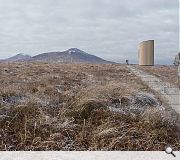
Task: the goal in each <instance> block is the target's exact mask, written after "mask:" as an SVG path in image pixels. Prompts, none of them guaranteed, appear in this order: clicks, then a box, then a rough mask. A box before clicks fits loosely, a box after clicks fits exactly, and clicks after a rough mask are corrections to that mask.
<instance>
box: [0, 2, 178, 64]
mask: <svg viewBox="0 0 180 160" xmlns="http://www.w3.org/2000/svg"><path fill="white" fill-rule="evenodd" d="M178 12H179V7H178V1H176V0H175V1H170V0H138V1H137V0H128V1H124V0H66V1H64V0H38V1H37V0H30V1H27V0H6V1H3V0H0V24H2V25H0V44H1V47H0V58H5V57H9V56H11V55H13V54H16V53H19V52H24V53H27V54H31V55H35V54H38V53H42V52H47V51H58V50H60V51H61V50H66V49H68V48H71V47H77V48H80V49H82V50H85V51H87V52H89V53H92V54H96V55H97V56H101V57H102V58H105V59H109V60H117V61H119V62H122V61H124V60H125V59H127V58H128V59H130V60H131V61H133V62H137V45H138V43H139V42H140V41H143V40H146V39H155V42H156V62H157V63H158V62H159V63H160V62H167V63H171V62H172V61H173V56H174V54H176V52H178V48H179V37H178V34H179V26H178V21H179V16H178V14H179V13H178ZM162 58H163V59H162Z"/></svg>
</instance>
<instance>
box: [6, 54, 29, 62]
mask: <svg viewBox="0 0 180 160" xmlns="http://www.w3.org/2000/svg"><path fill="white" fill-rule="evenodd" d="M30 59H31V56H29V55H26V54H22V53H20V54H17V55H15V56H13V57H10V58H8V59H5V60H3V61H8V62H15V61H27V60H30Z"/></svg>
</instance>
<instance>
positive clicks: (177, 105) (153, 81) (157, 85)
mask: <svg viewBox="0 0 180 160" xmlns="http://www.w3.org/2000/svg"><path fill="white" fill-rule="evenodd" d="M127 67H128V68H129V69H130V71H131V72H132V73H134V74H135V75H136V76H138V77H139V78H140V79H141V80H142V81H143V82H144V83H145V84H146V85H148V86H149V87H150V88H151V89H153V90H155V91H156V92H159V93H160V94H161V96H162V97H163V98H166V99H167V101H168V103H169V105H170V106H171V107H172V108H173V109H174V110H175V111H176V112H177V113H180V90H179V88H177V87H176V86H173V85H171V84H169V83H167V82H164V81H162V80H161V79H159V78H158V77H156V76H154V75H151V74H149V73H147V72H145V71H142V70H140V69H138V68H136V67H134V66H131V65H128V66H127Z"/></svg>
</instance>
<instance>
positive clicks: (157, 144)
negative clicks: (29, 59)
mask: <svg viewBox="0 0 180 160" xmlns="http://www.w3.org/2000/svg"><path fill="white" fill-rule="evenodd" d="M178 124H179V115H177V114H176V113H175V112H174V111H172V110H170V109H169V108H168V106H166V103H164V101H163V100H162V99H161V97H160V96H158V95H157V94H155V93H153V92H152V91H151V90H150V89H149V88H148V87H147V86H146V85H144V84H143V83H142V82H141V81H140V80H139V79H138V78H137V77H136V76H135V75H133V74H132V73H130V72H129V70H128V69H127V68H126V66H125V65H117V64H108V65H103V64H101V65H95V64H93V65H91V64H50V63H23V62H22V63H20V62H19V63H0V142H1V143H0V150H35V151H36V150H38V151H40V150H43V151H44V150H45V151H47V150H48V151H49V150H66V151H67V150H68V151H69V150H78V151H82V150H108V151H109V150H133V151H136V150H144V151H145V150H148V151H149V150H164V148H165V146H167V145H168V144H169V145H171V146H173V148H174V149H175V150H179V149H180V147H179V146H180V145H179V126H178Z"/></svg>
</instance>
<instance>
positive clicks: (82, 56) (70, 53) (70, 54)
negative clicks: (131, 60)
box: [3, 48, 115, 64]
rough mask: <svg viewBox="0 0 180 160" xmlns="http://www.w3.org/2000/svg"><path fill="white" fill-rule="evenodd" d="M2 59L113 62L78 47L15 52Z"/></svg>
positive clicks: (15, 60)
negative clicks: (39, 51) (43, 51)
mask: <svg viewBox="0 0 180 160" xmlns="http://www.w3.org/2000/svg"><path fill="white" fill-rule="evenodd" d="M3 61H7V62H17V61H30V62H34V61H35V62H36V61H38V62H59V63H100V64H110V63H115V62H111V61H107V60H104V59H102V58H100V57H98V56H95V55H92V54H89V53H86V52H84V51H82V50H80V49H78V48H70V49H68V50H66V51H54V52H45V53H41V54H38V55H35V56H30V55H26V54H22V53H20V54H17V55H15V56H13V57H10V58H7V59H5V60H3Z"/></svg>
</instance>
